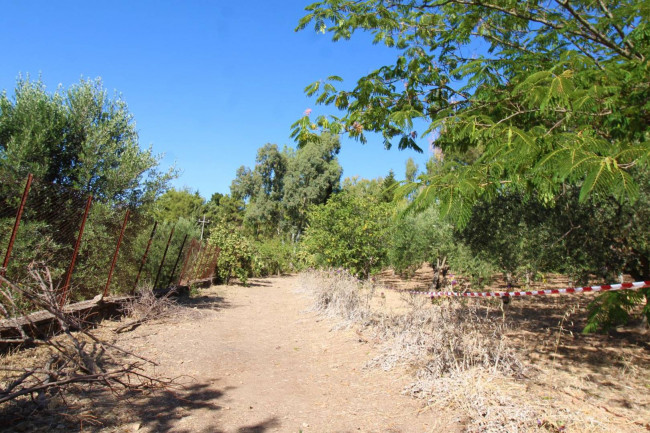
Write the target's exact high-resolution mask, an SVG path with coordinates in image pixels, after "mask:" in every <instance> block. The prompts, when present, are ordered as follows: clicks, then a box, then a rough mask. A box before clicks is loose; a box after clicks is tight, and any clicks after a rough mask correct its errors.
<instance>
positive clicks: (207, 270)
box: [201, 245, 219, 280]
mask: <svg viewBox="0 0 650 433" xmlns="http://www.w3.org/2000/svg"><path fill="white" fill-rule="evenodd" d="M218 249H219V247H218V246H216V245H214V246H213V248H212V250H211V251H210V257H209V258H208V260H206V262H205V270H204V271H203V275H202V276H201V279H203V280H206V279H208V278H209V277H210V273H211V272H212V270H213V267H212V263H213V262H214V256H216V254H217V250H218Z"/></svg>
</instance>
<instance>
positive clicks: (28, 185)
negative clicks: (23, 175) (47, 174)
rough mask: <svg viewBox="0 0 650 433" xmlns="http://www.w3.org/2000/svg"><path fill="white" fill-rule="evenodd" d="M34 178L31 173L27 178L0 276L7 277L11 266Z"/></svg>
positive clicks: (0, 269)
mask: <svg viewBox="0 0 650 433" xmlns="http://www.w3.org/2000/svg"><path fill="white" fill-rule="evenodd" d="M33 179H34V176H32V174H31V173H29V175H28V176H27V183H26V184H25V190H24V191H23V197H22V199H21V200H20V206H19V207H18V212H17V213H16V221H15V222H14V228H13V230H12V231H11V237H10V238H9V246H7V252H6V253H5V259H4V261H3V262H2V268H0V275H2V276H3V277H5V276H6V275H7V266H9V257H11V250H12V249H13V247H14V242H15V241H16V234H18V227H19V226H20V219H21V218H22V217H23V210H25V202H26V201H27V195H28V194H29V189H30V188H31V186H32V180H33Z"/></svg>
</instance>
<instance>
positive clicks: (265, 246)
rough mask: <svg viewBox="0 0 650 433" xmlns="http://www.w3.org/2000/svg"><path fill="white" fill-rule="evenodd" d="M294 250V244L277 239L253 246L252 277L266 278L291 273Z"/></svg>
mask: <svg viewBox="0 0 650 433" xmlns="http://www.w3.org/2000/svg"><path fill="white" fill-rule="evenodd" d="M294 249H295V245H294V244H292V243H291V242H286V241H284V240H282V239H278V238H272V239H264V240H261V241H258V242H257V243H256V244H255V258H254V260H253V275H255V276H256V277H266V276H268V275H282V274H283V273H287V272H291V271H293V270H294V260H293V258H294Z"/></svg>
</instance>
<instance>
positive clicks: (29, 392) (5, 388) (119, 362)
mask: <svg viewBox="0 0 650 433" xmlns="http://www.w3.org/2000/svg"><path fill="white" fill-rule="evenodd" d="M29 273H30V276H31V279H32V281H31V284H16V283H14V282H11V281H9V280H7V279H6V278H5V277H2V276H0V285H2V296H3V298H4V299H5V300H6V302H7V303H8V304H9V305H10V306H11V308H10V311H8V310H7V309H6V308H3V309H2V311H0V313H1V314H2V315H4V316H5V317H6V318H7V319H12V317H15V315H17V314H20V313H21V312H22V313H23V315H24V316H25V317H26V318H27V319H26V320H28V321H29V318H28V317H29V316H27V315H25V314H24V313H25V312H26V311H24V309H23V311H21V308H19V307H18V305H19V303H18V302H15V297H17V296H20V297H22V298H23V299H26V300H28V301H29V302H31V303H32V305H33V306H34V307H36V308H38V309H41V310H45V311H47V312H49V313H50V314H51V315H52V316H54V318H55V320H56V321H57V323H58V325H59V327H60V329H61V333H60V335H57V336H52V337H43V338H41V339H37V338H32V337H29V336H27V335H26V334H25V333H24V331H23V332H21V334H22V341H23V342H27V343H33V344H37V345H39V346H45V348H46V349H47V352H46V356H41V357H40V359H39V360H38V361H34V363H33V365H29V366H24V365H21V366H20V368H16V367H11V366H3V367H0V372H2V373H3V374H2V377H1V378H0V404H4V403H8V402H11V401H14V400H17V399H19V398H21V397H27V396H29V397H31V399H32V401H35V402H37V403H40V405H41V406H43V405H44V402H45V401H47V399H48V397H50V396H52V395H61V396H63V395H64V392H65V390H66V389H67V388H68V387H69V386H70V385H72V384H94V385H99V386H101V387H104V388H106V389H107V390H109V391H111V392H112V393H117V392H119V391H120V390H121V391H123V392H126V391H133V390H142V389H143V388H165V389H166V388H167V387H169V386H171V385H173V380H170V379H165V378H157V377H152V376H149V375H147V374H146V373H145V370H144V369H143V367H144V366H146V365H147V364H151V365H155V363H154V362H153V361H150V360H148V359H146V358H143V357H141V356H139V355H137V354H135V353H133V352H130V351H128V350H125V349H122V348H120V347H118V346H116V345H114V344H112V343H110V342H108V341H105V340H104V339H102V338H99V337H97V336H96V335H94V334H93V333H92V332H90V331H89V330H88V329H86V328H87V326H85V325H86V323H85V319H86V318H85V317H79V316H78V315H74V314H71V313H68V312H66V310H65V309H64V308H63V307H62V306H61V305H59V299H58V293H57V290H56V289H55V288H54V287H53V284H52V278H51V275H50V272H49V270H48V269H47V267H45V266H42V265H38V264H34V263H32V264H31V265H30V267H29ZM23 308H24V307H23ZM10 314H11V317H10ZM23 320H25V319H23ZM14 321H16V320H14ZM16 325H18V322H17V321H16ZM33 325H34V324H33V323H29V326H33ZM16 327H17V328H18V329H22V327H21V326H16ZM16 340H19V341H20V339H16ZM133 358H136V360H135V361H133V360H132V359H133ZM34 397H36V398H34ZM64 401H65V399H64Z"/></svg>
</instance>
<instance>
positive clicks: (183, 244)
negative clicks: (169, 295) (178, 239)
mask: <svg viewBox="0 0 650 433" xmlns="http://www.w3.org/2000/svg"><path fill="white" fill-rule="evenodd" d="M186 240H187V235H185V237H184V238H183V242H182V243H181V248H180V250H178V256H177V257H176V262H175V263H174V268H173V269H172V274H171V276H170V277H169V282H168V283H167V287H170V286H171V285H172V280H173V279H174V274H175V273H176V267H177V266H178V262H179V261H180V259H181V255H182V254H183V247H185V241H186Z"/></svg>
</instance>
